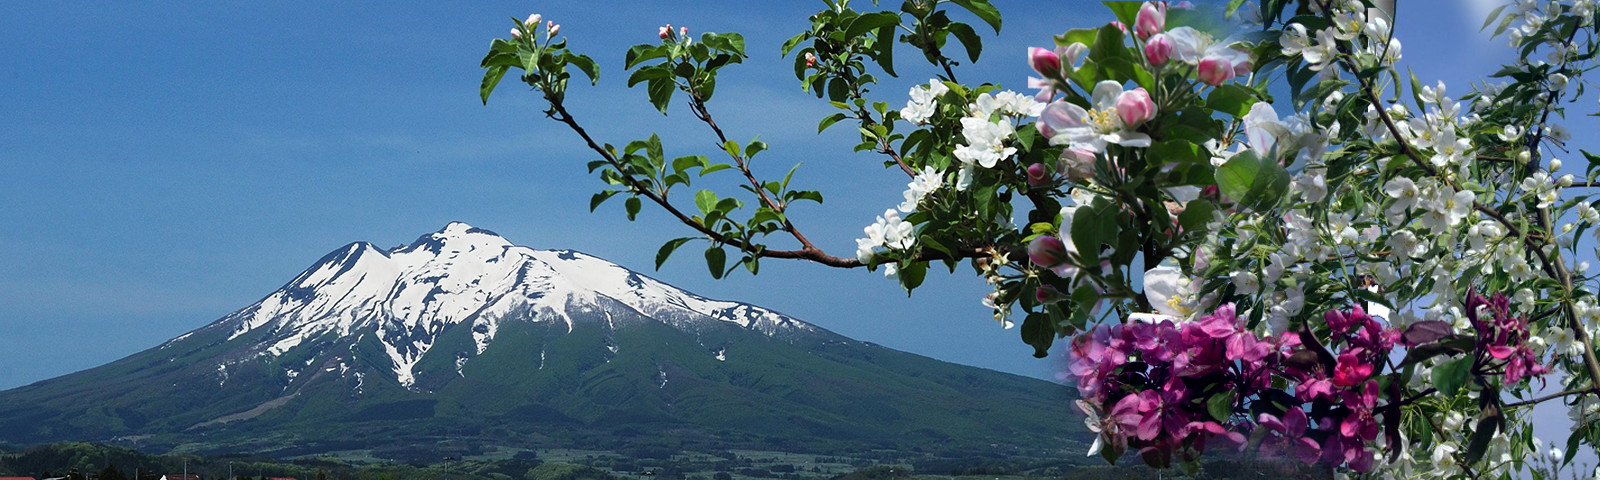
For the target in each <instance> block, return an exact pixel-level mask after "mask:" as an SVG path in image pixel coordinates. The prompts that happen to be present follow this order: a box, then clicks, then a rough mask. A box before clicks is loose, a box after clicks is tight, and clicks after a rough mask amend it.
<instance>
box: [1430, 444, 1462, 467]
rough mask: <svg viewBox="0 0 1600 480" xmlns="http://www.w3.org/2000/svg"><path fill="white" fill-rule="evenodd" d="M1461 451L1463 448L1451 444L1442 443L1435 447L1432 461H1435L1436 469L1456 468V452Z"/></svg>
mask: <svg viewBox="0 0 1600 480" xmlns="http://www.w3.org/2000/svg"><path fill="white" fill-rule="evenodd" d="M1459 451H1461V448H1460V447H1457V446H1456V444H1454V443H1450V442H1443V443H1440V444H1439V446H1437V447H1434V449H1433V456H1432V458H1431V460H1433V466H1434V468H1438V469H1448V468H1452V467H1455V466H1456V452H1459Z"/></svg>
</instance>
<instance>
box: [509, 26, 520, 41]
mask: <svg viewBox="0 0 1600 480" xmlns="http://www.w3.org/2000/svg"><path fill="white" fill-rule="evenodd" d="M511 38H515V39H517V40H522V29H520V28H513V29H511Z"/></svg>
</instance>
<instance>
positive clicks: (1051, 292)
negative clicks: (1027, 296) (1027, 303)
mask: <svg viewBox="0 0 1600 480" xmlns="http://www.w3.org/2000/svg"><path fill="white" fill-rule="evenodd" d="M1033 298H1034V299H1035V300H1038V301H1039V303H1046V304H1049V303H1056V302H1060V301H1062V300H1066V299H1067V295H1066V294H1064V293H1061V291H1060V290H1056V287H1052V286H1049V285H1043V286H1040V287H1039V288H1038V289H1036V290H1034V291H1033Z"/></svg>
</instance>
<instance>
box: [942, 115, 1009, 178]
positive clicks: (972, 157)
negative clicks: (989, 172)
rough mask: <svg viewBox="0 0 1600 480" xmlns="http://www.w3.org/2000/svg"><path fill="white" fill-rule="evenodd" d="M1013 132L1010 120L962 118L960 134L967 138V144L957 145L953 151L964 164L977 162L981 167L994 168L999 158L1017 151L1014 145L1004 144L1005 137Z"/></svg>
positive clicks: (1006, 156) (1001, 158)
mask: <svg viewBox="0 0 1600 480" xmlns="http://www.w3.org/2000/svg"><path fill="white" fill-rule="evenodd" d="M1015 133H1016V130H1014V129H1012V127H1011V123H1010V122H1006V121H1001V122H999V123H994V122H990V121H989V119H988V118H978V117H966V118H962V119H961V136H962V137H964V138H965V139H966V140H967V144H966V145H960V146H957V147H956V149H955V152H954V153H955V155H956V158H958V159H960V160H961V162H962V163H963V164H965V165H971V164H978V165H982V166H983V168H994V166H995V164H998V163H999V162H1000V160H1003V159H1005V158H1008V157H1010V156H1012V155H1014V154H1016V153H1017V149H1016V148H1015V147H1007V146H1005V141H1006V139H1008V138H1010V137H1011V135H1013V134H1015Z"/></svg>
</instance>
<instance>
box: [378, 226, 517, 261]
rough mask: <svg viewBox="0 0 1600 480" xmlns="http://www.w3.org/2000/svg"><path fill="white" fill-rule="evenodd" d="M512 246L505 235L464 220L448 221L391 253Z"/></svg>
mask: <svg viewBox="0 0 1600 480" xmlns="http://www.w3.org/2000/svg"><path fill="white" fill-rule="evenodd" d="M510 246H513V245H512V243H511V242H510V241H509V240H506V239H505V237H501V236H500V234H498V233H494V232H492V231H489V230H485V229H482V228H477V227H474V226H472V225H468V224H466V223H465V222H450V223H449V224H447V225H445V226H444V228H441V229H439V231H437V232H433V233H430V234H427V235H423V236H421V237H417V241H415V242H411V245H407V246H405V247H401V248H399V249H396V251H393V252H391V253H399V252H415V251H417V250H427V251H430V252H433V253H434V254H435V255H440V254H447V252H454V253H460V252H468V251H474V250H479V249H482V250H484V251H498V250H500V249H503V248H505V247H510Z"/></svg>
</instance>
